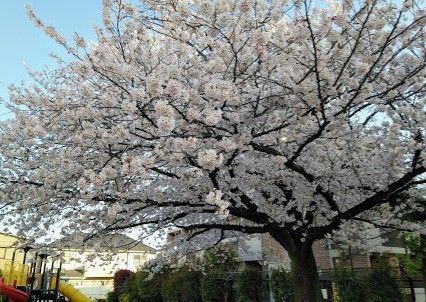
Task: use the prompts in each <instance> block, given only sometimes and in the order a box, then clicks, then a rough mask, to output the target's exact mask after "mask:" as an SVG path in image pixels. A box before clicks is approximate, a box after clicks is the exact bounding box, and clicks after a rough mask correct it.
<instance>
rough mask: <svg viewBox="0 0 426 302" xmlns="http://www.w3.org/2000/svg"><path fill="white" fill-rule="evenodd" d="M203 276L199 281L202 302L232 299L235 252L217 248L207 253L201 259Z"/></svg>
mask: <svg viewBox="0 0 426 302" xmlns="http://www.w3.org/2000/svg"><path fill="white" fill-rule="evenodd" d="M202 264H203V269H204V271H205V275H204V276H203V277H202V279H201V297H202V300H203V302H228V301H232V297H233V273H234V271H235V270H236V269H237V266H238V260H237V255H236V253H235V251H234V250H233V249H232V248H230V247H227V246H219V247H216V248H214V249H211V250H209V251H207V252H206V253H205V255H204V257H203V261H202Z"/></svg>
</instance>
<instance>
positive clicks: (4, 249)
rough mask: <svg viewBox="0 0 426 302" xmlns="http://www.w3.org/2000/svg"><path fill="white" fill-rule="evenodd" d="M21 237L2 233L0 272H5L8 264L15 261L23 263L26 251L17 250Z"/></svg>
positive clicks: (0, 234) (0, 236) (0, 239)
mask: <svg viewBox="0 0 426 302" xmlns="http://www.w3.org/2000/svg"><path fill="white" fill-rule="evenodd" d="M19 239H20V238H19V237H17V236H14V235H11V234H7V233H1V232H0V270H1V271H3V270H4V268H5V265H6V263H8V262H10V261H12V260H13V259H15V260H16V261H20V262H22V261H23V259H24V251H22V250H19V249H16V247H17V245H18V243H19Z"/></svg>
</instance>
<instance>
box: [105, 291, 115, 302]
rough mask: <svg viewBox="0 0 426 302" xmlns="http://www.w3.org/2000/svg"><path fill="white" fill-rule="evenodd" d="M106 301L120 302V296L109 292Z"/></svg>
mask: <svg viewBox="0 0 426 302" xmlns="http://www.w3.org/2000/svg"><path fill="white" fill-rule="evenodd" d="M106 300H107V302H118V295H117V294H116V293H115V292H109V293H108V294H107V297H106Z"/></svg>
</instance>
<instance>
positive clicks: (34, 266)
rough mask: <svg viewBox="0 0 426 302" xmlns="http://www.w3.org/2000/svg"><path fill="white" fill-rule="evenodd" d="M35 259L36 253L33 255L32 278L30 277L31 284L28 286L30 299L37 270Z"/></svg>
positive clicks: (36, 257)
mask: <svg viewBox="0 0 426 302" xmlns="http://www.w3.org/2000/svg"><path fill="white" fill-rule="evenodd" d="M37 259H38V252H36V253H35V256H34V263H33V265H32V276H31V284H30V297H31V295H32V293H33V289H34V281H35V274H36V269H37Z"/></svg>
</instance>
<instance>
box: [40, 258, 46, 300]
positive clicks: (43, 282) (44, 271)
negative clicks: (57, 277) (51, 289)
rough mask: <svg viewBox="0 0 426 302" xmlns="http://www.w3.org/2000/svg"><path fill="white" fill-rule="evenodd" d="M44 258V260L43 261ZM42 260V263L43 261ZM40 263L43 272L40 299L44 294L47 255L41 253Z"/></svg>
mask: <svg viewBox="0 0 426 302" xmlns="http://www.w3.org/2000/svg"><path fill="white" fill-rule="evenodd" d="M43 260H44V261H43ZM43 262H44V263H43ZM42 264H43V273H42V275H41V286H40V289H41V292H42V300H44V298H45V296H46V288H45V287H46V280H45V278H46V264H47V255H46V254H43V255H42Z"/></svg>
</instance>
